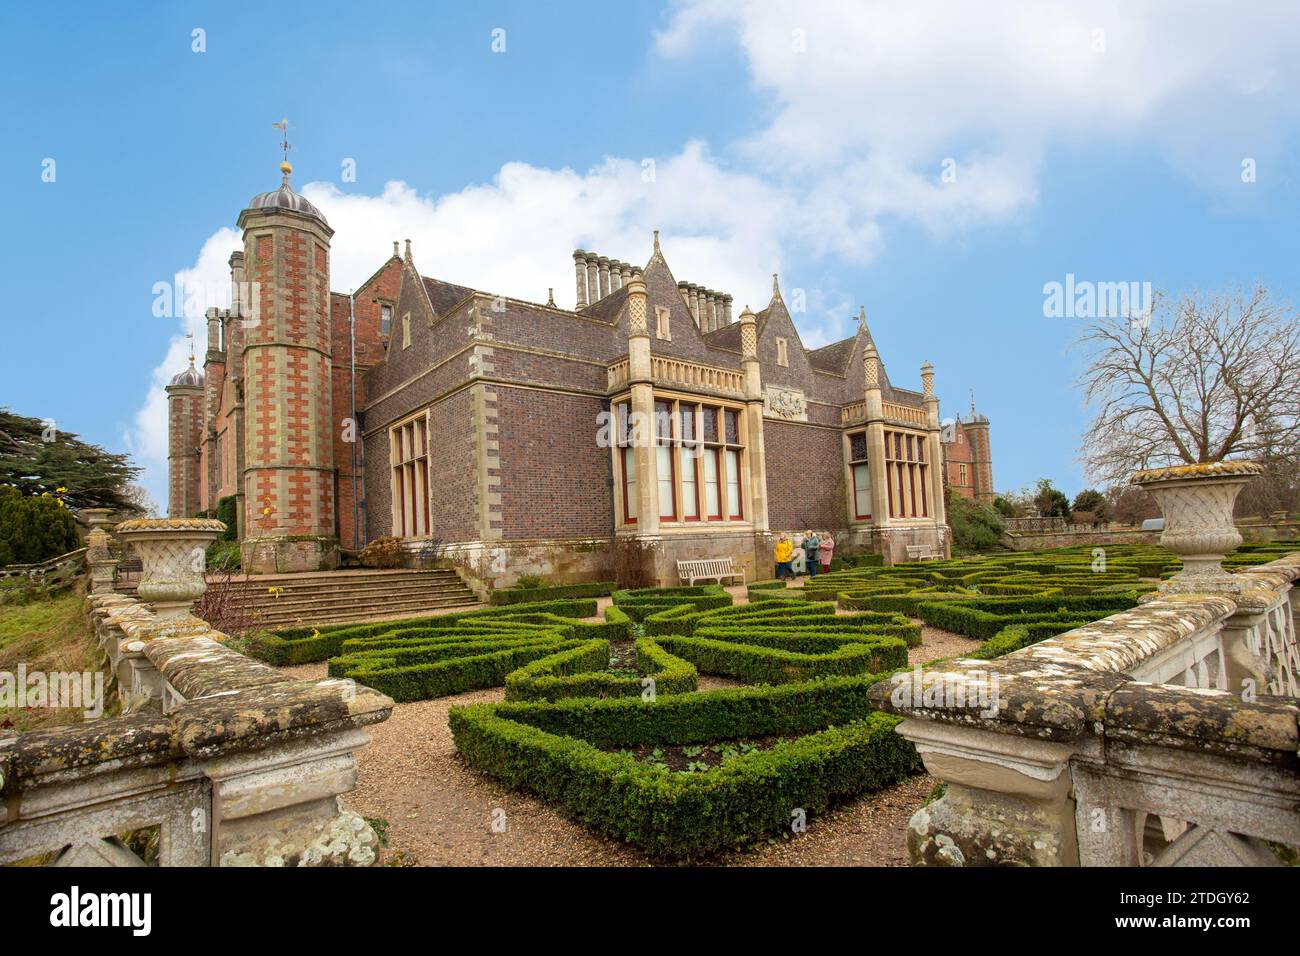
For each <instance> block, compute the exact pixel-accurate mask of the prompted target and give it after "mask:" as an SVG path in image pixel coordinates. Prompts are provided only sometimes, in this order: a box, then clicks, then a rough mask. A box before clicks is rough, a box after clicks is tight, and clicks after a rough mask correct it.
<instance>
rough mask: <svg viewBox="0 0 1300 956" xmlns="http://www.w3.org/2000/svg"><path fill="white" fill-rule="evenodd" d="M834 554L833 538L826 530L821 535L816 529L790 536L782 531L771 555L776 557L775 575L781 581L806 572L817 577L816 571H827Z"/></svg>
mask: <svg viewBox="0 0 1300 956" xmlns="http://www.w3.org/2000/svg"><path fill="white" fill-rule="evenodd" d="M834 556H835V538H834V537H833V536H832V535H831V533H830V532H829V531H827V532H826V533H825V534H823V535H819V534H817V532H816V531H805V532H804V533H803V534H801V535H795V538H794V540H793V541H791V540H790V536H789V535H788V534H785V533H784V532H782V533H781V534H780V535H779V536H778V537H777V539H776V547H775V549H774V551H773V557H775V558H776V577H777V580H779V581H783V580H785V579H786V578H787V577H791V578H793V577H797V576H798V575H800V574H805V573H806V574H807V575H808V576H809V577H814V578H815V577H817V572H818V571H829V570H830V569H831V559H832V558H833V557H834Z"/></svg>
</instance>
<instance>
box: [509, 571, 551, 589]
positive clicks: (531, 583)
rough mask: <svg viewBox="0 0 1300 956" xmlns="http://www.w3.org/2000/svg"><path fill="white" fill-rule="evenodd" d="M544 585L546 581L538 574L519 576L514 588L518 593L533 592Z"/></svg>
mask: <svg viewBox="0 0 1300 956" xmlns="http://www.w3.org/2000/svg"><path fill="white" fill-rule="evenodd" d="M545 583H546V579H545V578H543V577H542V576H541V575H540V574H521V575H520V576H519V580H518V581H516V582H515V588H516V589H517V590H520V591H535V590H537V589H538V588H540V587H541V586H542V585H543V584H545Z"/></svg>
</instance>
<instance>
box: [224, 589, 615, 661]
mask: <svg viewBox="0 0 1300 956" xmlns="http://www.w3.org/2000/svg"><path fill="white" fill-rule="evenodd" d="M528 613H545V614H554V615H558V616H560V617H574V618H576V617H591V616H593V615H594V614H595V613H596V602H595V601H594V600H577V599H570V600H556V601H540V602H536V603H533V604H527V605H512V606H509V607H501V608H483V609H480V610H477V611H454V612H452V613H450V614H435V615H430V616H429V617H415V618H405V619H403V620H400V621H373V622H369V623H365V624H329V625H325V626H323V627H284V628H277V629H276V630H273V631H262V632H260V633H259V634H256V635H254V637H253V639H252V640H251V641H249V645H248V649H247V650H248V654H249V655H250V656H252V657H256V658H257V659H258V660H262V661H266V662H267V663H268V664H275V665H277V666H283V665H286V664H309V663H313V662H315V661H323V660H327V659H328V658H331V657H334V656H335V655H337V654H338V653H339V652H340V650H341V649H342V647H343V642H344V641H346V640H348V639H350V638H354V637H368V636H372V635H375V634H383V633H386V632H389V631H393V630H394V629H397V628H410V627H420V626H446V627H450V626H452V625H453V624H454V623H456V622H460V621H465V620H471V621H477V620H482V619H496V618H498V617H516V616H518V615H522V614H528Z"/></svg>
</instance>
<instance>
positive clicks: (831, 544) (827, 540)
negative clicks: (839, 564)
mask: <svg viewBox="0 0 1300 956" xmlns="http://www.w3.org/2000/svg"><path fill="white" fill-rule="evenodd" d="M821 541H822V543H821V547H820V548H818V549H817V557H818V558H820V559H821V562H822V571H823V573H824V572H827V571H829V570H830V569H831V558H833V557H835V539H834V538H832V537H831V533H830V532H829V531H827V532H826V533H825V534H824V535H822V539H821Z"/></svg>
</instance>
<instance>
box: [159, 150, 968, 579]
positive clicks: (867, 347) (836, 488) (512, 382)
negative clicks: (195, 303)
mask: <svg viewBox="0 0 1300 956" xmlns="http://www.w3.org/2000/svg"><path fill="white" fill-rule="evenodd" d="M281 168H282V171H283V172H284V180H283V184H282V185H281V186H280V188H279V189H277V190H274V191H272V192H267V193H262V194H260V195H258V196H255V197H254V198H253V200H252V201H251V202H250V203H249V205H248V208H246V209H244V210H243V211H242V212H241V213H240V214H239V220H238V225H239V228H240V229H241V230H242V232H243V243H244V247H243V251H242V252H236V253H234V254H233V255H232V256H231V257H230V275H231V284H232V290H233V293H232V299H231V308H230V309H228V310H224V311H218V310H216V309H210V310H209V311H208V315H207V325H208V328H207V337H208V347H207V353H206V355H205V356H204V359H203V369H202V372H200V371H199V370H198V369H197V368H195V367H194V364H193V362H192V361H191V365H190V367H189V368H188V369H186V370H184V371H182V372H181V373H180V374H179V375H177V376H176V377H175V378H174V379H172V381H171V384H170V385H169V386H168V388H167V393H168V410H169V429H170V432H169V443H170V451H169V479H170V486H169V498H170V500H169V511H170V513H171V514H172V515H174V516H184V515H194V514H197V513H199V512H210V513H217V512H218V511H221V510H222V508H224V509H226V511H225V513H227V514H228V513H229V509H230V502H226V501H225V499H228V498H232V499H234V501H233V504H234V513H235V514H236V516H237V524H238V533H239V537H240V539H241V541H242V552H243V559H244V567H245V568H246V569H247V570H249V571H251V572H253V573H265V572H277V571H279V572H284V571H303V570H317V569H328V568H333V567H336V566H337V565H338V562H339V553H340V548H342V549H345V550H357V549H359V548H361V547H362V546H363V545H364V544H365V543H366V542H367V541H370V540H373V539H374V538H377V537H380V536H383V535H395V536H398V537H400V538H402V539H404V541H405V544H406V546H407V547H408V548H409V550H410V557H411V563H412V564H415V563H420V562H423V561H426V560H428V559H429V558H430V557H433V556H436V557H437V559H438V560H439V561H441V562H442V563H445V564H451V565H453V566H455V567H458V568H459V569H460V570H461V571H462V573H463V574H465V576H466V577H467V578H468V579H469V580H470V581H471V582H472V583H474V584H475V585H477V586H479V587H485V586H491V587H505V586H509V585H511V584H513V583H514V582H515V581H516V580H517V579H518V577H519V576H520V575H523V574H541V575H543V576H544V577H546V578H547V579H548V580H550V581H553V582H559V581H581V580H603V579H611V578H617V579H618V580H619V581H621V582H624V583H625V584H653V583H660V584H662V583H676V580H677V575H676V567H675V561H677V560H679V559H684V558H700V557H725V556H730V557H731V558H732V559H733V560H734V561H735V562H736V563H737V564H738V565H740V566H743V567H744V568H745V569H746V570H747V572H748V574H749V576H750V579H751V580H753V579H754V576H755V575H757V576H758V577H770V576H771V574H772V560H771V546H772V539H773V536H774V535H775V534H776V533H778V532H781V531H787V532H799V531H802V530H804V529H807V528H815V529H818V530H819V531H825V530H826V529H830V530H832V531H833V532H834V533H835V537H836V540H837V542H838V550H839V552H840V553H854V552H860V551H872V552H878V553H881V554H883V555H885V559H886V560H887V561H889V562H891V563H892V562H896V561H901V560H906V559H907V556H908V551H907V548H908V546H909V545H913V546H918V545H920V546H928V547H930V548H933V549H934V550H935V551H937V552H941V553H945V554H946V553H948V551H949V547H950V545H949V537H948V528H947V526H946V524H945V509H944V485H945V481H946V480H950V476H955V475H956V474H957V472H956V471H955V470H954V469H953V468H948V469H947V470H948V472H949V475H948V476H946V475H945V467H944V465H943V462H944V460H945V459H944V452H943V449H944V444H943V442H942V440H941V424H940V419H939V400H938V399H937V398H936V397H935V392H934V370H933V368H932V367H931V366H930V364H929V363H926V364H924V365H922V366H921V368H920V378H921V391H913V390H911V389H906V388H900V387H898V386H896V385H894V384H893V383H892V382H891V381H890V378H889V376H888V374H887V373H886V371H885V367H884V363H883V362H882V361H881V358H880V356H879V354H878V353H877V351H876V346H875V344H874V342H873V341H872V337H871V332H870V331H869V330H868V328H867V324H866V318H865V313H864V314H863V315H862V316H860V318H859V325H858V329H857V333H856V334H855V335H853V336H852V337H850V338H847V339H844V340H843V341H840V342H835V343H833V344H831V345H827V346H825V347H823V348H819V349H811V350H810V349H805V348H804V346H803V344H802V343H801V342H800V339H799V333H798V331H797V330H796V329H795V326H794V323H793V322H792V321H791V318H790V313H789V311H788V310H787V308H786V304H785V302H784V301H783V299H782V296H781V291H780V288H779V285H778V282H777V280H776V277H775V276H774V277H773V283H772V295H771V299H770V300H769V301H768V302H767V303H766V304H765V305H764V306H763V308H762V309H761V310H760V311H758V312H754V311H751V310H750V308H749V307H748V306H745V307H744V308H742V309H740V310H739V313H738V314H733V311H734V308H733V299H732V297H731V296H730V295H726V294H723V293H720V292H715V291H713V290H712V289H708V288H706V287H704V286H702V285H697V284H696V283H693V282H684V281H679V280H678V279H677V278H676V277H675V276H674V275H673V273H672V270H671V269H670V268H669V266H668V262H667V260H666V259H665V257H664V254H663V252H662V250H661V249H660V247H659V239H658V233H656V234H655V238H654V245H653V252H652V254H651V256H650V259H649V261H648V262H647V263H646V264H645V266H644V267H643V268H638V267H635V266H632V265H630V264H628V263H626V262H622V261H619V260H616V259H609V258H607V257H605V256H602V255H597V254H595V253H591V252H585V251H582V250H578V251H576V252H575V253H574V254H573V258H574V268H575V273H576V289H577V304H576V306H575V308H573V309H565V308H560V307H558V306H557V305H556V304H555V302H554V297H553V296H550V297H549V298H548V301H547V302H546V303H544V304H539V303H535V302H524V301H521V300H519V299H513V298H510V297H507V296H501V295H496V294H493V293H490V292H483V291H479V290H476V289H471V288H468V287H466V286H461V285H456V284H454V283H452V282H448V281H444V280H442V279H433V278H429V277H427V276H422V275H421V274H420V273H419V271H418V270H417V269H416V266H415V263H414V261H413V259H412V256H411V247H410V242H409V241H408V242H407V243H406V247H405V250H404V251H399V248H398V244H397V243H396V242H394V243H393V254H392V256H391V258H389V259H388V260H387V261H386V262H384V263H383V264H382V265H381V266H380V267H379V269H378V270H377V271H376V272H375V273H374V275H372V276H371V277H370V278H369V279H368V280H366V281H365V282H364V283H363V284H362V285H361V287H360V288H359V289H357V290H356V291H355V293H354V294H353V295H351V296H348V295H343V294H340V293H337V292H331V291H330V282H329V279H330V275H329V270H330V239H331V236H332V235H333V230H332V229H331V228H330V227H329V225H328V224H327V223H326V221H325V217H324V216H322V215H321V213H320V211H319V210H317V209H316V208H315V207H314V206H313V205H312V204H311V203H309V202H308V201H307V200H306V199H304V198H303V197H302V196H300V195H298V194H297V193H296V192H294V190H293V189H292V188H291V187H290V185H289V172H290V167H289V165H288V164H287V163H285V164H284V165H283V166H282V167H281ZM250 290H251V291H250ZM973 417H974V416H972V418H973ZM958 425H959V426H960V427H961V428H962V433H963V439H962V441H963V442H964V443H965V449H966V450H965V452H964V453H963V462H964V463H961V464H960V468H961V469H966V468H969V469H970V471H969V475H970V485H971V486H970V488H969V489H968V488H965V487H962V488H959V489H957V488H955V489H954V491H960V492H961V493H964V494H969V495H971V496H973V497H975V496H978V495H979V491H978V488H977V486H976V484H975V482H976V481H977V480H978V481H982V482H985V484H984V488H985V490H988V489H991V486H992V481H991V475H989V474H986V473H985V472H984V471H982V469H987V468H988V466H989V455H988V438H987V435H988V429H987V420H986V419H985V420H983V422H982V423H974V422H972V423H964V422H960V423H958ZM972 425H975V427H974V428H972ZM972 433H978V434H979V435H980V436H981V443H980V444H979V446H978V449H979V450H976V443H975V441H974V440H973V439H971V438H970V437H969V436H970V435H971V434H972ZM953 434H954V435H955V434H956V432H955V431H954V433H953ZM950 441H953V442H954V443H955V438H951V439H950ZM971 452H975V457H971ZM963 474H965V473H963ZM977 474H979V475H980V477H979V478H978V479H977V478H976V475H977Z"/></svg>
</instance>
